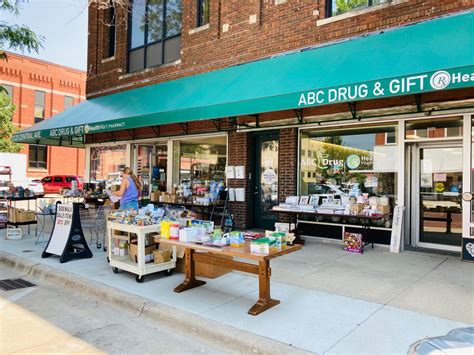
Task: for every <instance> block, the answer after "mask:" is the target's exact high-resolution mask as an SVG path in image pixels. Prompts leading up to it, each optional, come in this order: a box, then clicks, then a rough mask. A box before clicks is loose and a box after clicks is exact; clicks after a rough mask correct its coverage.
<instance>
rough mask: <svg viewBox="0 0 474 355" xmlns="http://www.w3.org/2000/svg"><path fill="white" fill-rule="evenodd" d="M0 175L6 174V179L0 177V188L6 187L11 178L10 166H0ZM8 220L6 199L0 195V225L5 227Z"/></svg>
mask: <svg viewBox="0 0 474 355" xmlns="http://www.w3.org/2000/svg"><path fill="white" fill-rule="evenodd" d="M0 175H1V176H8V180H3V179H0V188H2V189H3V188H8V184H9V183H10V182H11V180H12V169H11V167H10V166H0ZM7 222H8V200H7V199H6V198H5V197H1V196H0V226H1V227H2V228H6V227H7Z"/></svg>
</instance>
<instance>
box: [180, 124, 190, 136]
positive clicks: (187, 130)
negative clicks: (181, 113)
mask: <svg viewBox="0 0 474 355" xmlns="http://www.w3.org/2000/svg"><path fill="white" fill-rule="evenodd" d="M179 125H180V126H181V129H182V130H183V132H184V134H188V132H189V127H188V122H185V123H183V122H180V123H179Z"/></svg>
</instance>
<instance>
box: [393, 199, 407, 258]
mask: <svg viewBox="0 0 474 355" xmlns="http://www.w3.org/2000/svg"><path fill="white" fill-rule="evenodd" d="M404 210H405V207H403V206H398V205H397V206H395V208H394V209H393V220H392V236H391V238H390V252H391V253H399V252H400V242H401V237H402V226H403V211H404Z"/></svg>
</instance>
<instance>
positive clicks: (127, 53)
mask: <svg viewBox="0 0 474 355" xmlns="http://www.w3.org/2000/svg"><path fill="white" fill-rule="evenodd" d="M163 6H165V8H161V7H163ZM338 6H340V7H338ZM351 6H352V8H351ZM472 8H473V3H472V1H467V0H442V1H434V0H431V1H430V0H428V1H426V0H425V1H421V0H391V1H390V0H385V1H375V0H367V1H362V2H361V5H359V6H357V7H355V6H354V5H348V4H344V2H341V3H338V4H336V3H335V2H334V1H331V0H327V1H325V0H318V1H314V0H311V1H310V0H303V1H302V0H271V1H263V0H246V1H237V0H229V1H220V0H199V1H186V0H185V1H181V0H170V1H167V2H166V3H165V5H159V6H158V5H156V4H154V3H150V4H148V3H147V1H145V0H135V1H134V2H133V4H132V5H131V7H130V8H129V7H127V8H122V7H120V6H116V7H115V8H105V9H104V8H97V6H96V5H94V4H93V5H91V6H90V9H89V44H88V78H87V98H88V101H87V102H86V103H84V104H83V105H81V108H78V109H77V110H76V111H75V112H71V114H69V115H67V114H65V115H58V117H57V118H56V119H55V121H51V123H50V124H47V123H46V122H45V123H43V124H40V125H38V126H36V127H34V128H33V129H29V130H25V131H24V132H22V133H21V134H18V135H17V136H16V138H15V139H16V140H19V141H26V142H28V141H31V140H34V139H37V140H40V141H42V142H44V143H46V144H52V145H55V144H62V145H69V146H80V145H85V146H86V161H87V162H88V164H87V165H86V170H87V174H86V175H87V176H89V177H90V180H91V181H96V180H97V181H99V180H111V179H113V178H114V176H116V175H117V174H118V171H119V169H120V168H121V167H123V166H125V165H130V166H132V167H134V168H135V170H136V171H137V173H138V174H139V176H140V178H141V179H142V181H143V182H144V185H145V188H146V189H147V190H146V193H149V192H150V191H153V190H156V189H158V188H159V189H161V190H167V191H168V192H171V191H172V188H173V187H179V188H181V189H186V188H187V186H186V185H188V184H190V185H191V188H192V192H193V193H195V194H197V195H199V197H198V196H196V198H200V199H202V198H204V199H205V198H208V197H209V195H212V189H211V191H208V190H207V191H208V193H207V194H203V193H202V189H203V187H207V188H208V189H209V187H208V185H210V183H212V182H223V181H225V183H226V184H227V186H228V187H229V188H230V189H232V190H231V193H230V195H231V197H233V198H235V200H236V201H232V202H230V208H231V211H232V213H233V215H234V218H235V222H236V225H237V226H238V227H240V228H251V227H253V228H272V227H273V223H274V222H275V221H276V219H277V218H279V219H280V221H288V220H290V219H291V218H292V216H291V215H289V214H284V213H279V214H275V213H273V212H272V211H271V210H272V208H273V207H274V206H276V205H278V204H279V203H284V202H285V200H286V199H287V197H289V196H301V197H303V198H302V199H301V201H303V202H304V203H305V204H307V203H308V202H309V201H311V204H313V205H315V206H318V208H320V209H321V211H326V212H327V211H328V210H330V211H339V212H338V213H337V214H336V213H335V212H332V213H333V214H334V216H332V217H331V216H327V215H324V214H323V213H321V214H320V215H319V216H313V215H310V216H306V217H304V216H300V218H299V219H300V221H302V222H301V223H299V230H300V231H301V232H302V233H303V234H305V235H313V236H317V237H323V238H332V239H342V238H343V235H344V233H345V232H354V233H368V234H367V235H366V238H367V237H370V239H372V240H374V241H375V242H377V243H381V244H390V243H392V247H393V248H394V249H399V248H401V249H403V247H405V246H414V247H418V246H421V247H429V248H441V249H447V250H460V245H461V244H460V243H461V237H462V236H464V237H466V238H467V237H468V236H469V233H470V230H469V223H468V221H469V220H470V219H471V209H472V206H471V204H470V202H467V201H461V191H463V190H464V191H467V190H469V189H471V184H472V182H471V180H472V173H471V169H470V168H469V167H470V166H472V165H471V164H472V163H471V151H472V146H471V136H472V134H471V126H472V113H473V111H472V109H471V108H470V107H471V106H472V97H473V94H474V75H473V68H474V61H473V56H472V46H471V45H470V43H472V39H473V36H474V34H473V31H472V26H471V25H470V24H472V21H473V19H474V16H473V12H472ZM91 114H94V115H95V117H94V118H92V117H91ZM60 122H62V123H60ZM106 155H107V156H112V155H113V156H114V158H113V159H112V158H109V159H107V158H106ZM446 161H449V162H450V163H449V164H444V163H443V162H446ZM89 162H90V164H89ZM105 165H107V166H108V168H107V169H104V166H105ZM226 166H227V167H228V166H231V167H236V169H235V173H237V170H238V171H239V172H242V170H243V171H244V174H243V175H242V176H239V177H237V176H235V175H234V176H233V177H231V176H229V175H227V179H226V178H225V176H224V170H225V169H226ZM237 167H238V169H237ZM242 167H243V169H242ZM104 171H105V172H104ZM228 172H230V170H229V171H228ZM206 182H207V183H206ZM204 190H205V189H204ZM200 191H201V192H200ZM205 191H206V190H205ZM306 197H307V198H308V199H309V201H307V200H308V199H307V198H306ZM239 200H240V201H239ZM200 202H202V201H201V200H200ZM351 206H352V207H351ZM364 206H365V209H366V211H367V213H372V212H373V213H379V214H382V215H385V216H386V217H384V218H381V219H380V220H379V221H377V222H376V224H375V225H374V226H372V228H371V229H370V231H367V230H366V229H365V227H364V226H363V225H362V224H363V223H362V222H361V220H360V219H358V218H357V217H353V218H349V217H348V216H350V213H351V209H353V208H356V209H358V208H359V207H360V208H362V207H364ZM396 206H400V207H401V208H403V207H405V212H402V215H403V219H404V227H403V228H402V229H401V231H398V230H397V228H398V227H399V226H398V223H394V218H393V214H394V213H395V211H397V213H398V211H400V209H396V208H395V207H396ZM359 212H360V211H359ZM359 214H360V213H359ZM359 214H357V215H358V216H359ZM277 216H278V217H277ZM398 221H399V220H398ZM398 221H397V222H398ZM400 228H401V227H400ZM400 235H401V241H400V245H401V246H400V247H398V246H397V243H398V241H399V239H398V236H400Z"/></svg>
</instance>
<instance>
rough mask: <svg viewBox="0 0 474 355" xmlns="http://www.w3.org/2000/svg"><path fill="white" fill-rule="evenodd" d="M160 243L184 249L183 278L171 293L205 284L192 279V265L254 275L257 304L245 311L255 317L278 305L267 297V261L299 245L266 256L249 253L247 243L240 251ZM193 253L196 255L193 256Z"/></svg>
mask: <svg viewBox="0 0 474 355" xmlns="http://www.w3.org/2000/svg"><path fill="white" fill-rule="evenodd" d="M161 241H162V242H163V243H167V244H170V245H173V246H180V247H184V248H185V254H184V258H185V273H186V276H185V279H184V281H183V282H182V283H181V284H180V285H178V286H177V287H176V288H175V289H174V292H178V293H180V292H183V291H186V290H190V289H192V288H195V287H198V286H202V285H204V284H205V283H206V282H205V281H202V280H197V279H196V274H195V265H194V263H195V262H200V263H204V264H210V265H214V266H220V267H224V268H227V269H232V270H239V271H243V272H248V273H250V274H255V275H258V281H259V298H258V301H257V303H255V305H254V306H253V307H252V308H250V310H249V311H248V314H251V315H253V316H256V315H258V314H260V313H262V312H264V311H266V310H267V309H269V308H271V307H273V306H276V305H277V304H279V303H280V301H278V300H275V299H272V298H271V297H270V276H271V268H270V260H271V259H274V258H276V257H279V256H282V255H285V254H289V253H292V252H294V251H297V250H300V249H301V245H291V246H290V245H289V246H287V247H286V249H282V250H281V251H277V252H273V253H270V254H269V255H260V254H252V253H250V242H249V241H246V242H245V246H244V247H243V248H231V247H211V246H205V245H201V244H196V243H185V242H179V241H177V240H170V239H161ZM196 251H200V252H198V253H196ZM216 255H226V256H231V257H237V258H241V259H248V260H251V261H254V262H257V264H252V263H247V262H241V261H235V260H231V259H223V258H219V257H216Z"/></svg>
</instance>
